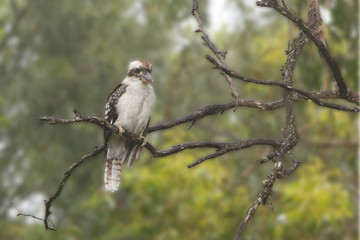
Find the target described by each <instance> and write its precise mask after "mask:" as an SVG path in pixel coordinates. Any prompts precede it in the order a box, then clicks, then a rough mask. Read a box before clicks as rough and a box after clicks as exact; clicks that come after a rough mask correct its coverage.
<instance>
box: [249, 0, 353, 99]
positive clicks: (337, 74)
mask: <svg viewBox="0 0 360 240" xmlns="http://www.w3.org/2000/svg"><path fill="white" fill-rule="evenodd" d="M256 4H257V6H260V7H270V8H273V9H275V10H276V11H277V12H278V13H280V14H281V15H283V16H284V17H286V18H288V19H289V20H291V21H292V22H294V23H295V25H296V26H297V27H298V28H299V29H300V30H301V31H303V32H304V33H305V34H306V36H307V37H308V38H309V39H310V40H311V41H312V42H313V43H314V44H315V45H316V46H317V48H318V49H319V52H320V53H321V56H322V57H323V58H324V59H325V61H326V63H327V64H328V66H329V68H330V70H331V72H332V73H333V76H334V78H335V81H336V83H337V86H338V88H339V94H340V97H341V98H343V99H346V100H348V101H351V102H352V103H355V104H357V105H360V97H359V95H358V94H357V93H355V92H354V91H352V90H350V89H349V88H348V86H347V84H346V82H345V80H344V78H343V76H342V74H341V71H340V68H339V65H338V64H337V62H336V60H335V58H334V57H333V56H332V55H331V54H330V51H329V49H328V48H327V46H326V44H325V41H324V40H323V39H320V38H319V37H318V32H319V31H318V30H317V29H311V27H314V26H317V27H318V26H319V24H318V23H317V24H314V25H312V26H309V25H308V23H312V22H318V21H317V19H314V20H313V19H309V20H308V22H307V23H305V22H304V21H303V20H302V19H301V18H300V17H298V16H296V15H295V14H294V13H293V12H292V11H291V10H289V9H287V8H284V7H282V6H280V5H279V4H278V3H277V1H271V0H263V1H257V2H256ZM311 16H313V17H318V16H319V15H318V14H316V11H315V14H309V17H311Z"/></svg>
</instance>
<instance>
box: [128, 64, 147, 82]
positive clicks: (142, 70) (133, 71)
mask: <svg viewBox="0 0 360 240" xmlns="http://www.w3.org/2000/svg"><path fill="white" fill-rule="evenodd" d="M151 71H152V66H151V64H150V63H148V62H145V61H142V60H137V61H133V62H131V63H130V64H129V68H128V74H127V75H128V77H136V78H138V79H140V80H141V81H142V82H143V83H153V82H154V80H153V78H152V77H151V75H150V73H151Z"/></svg>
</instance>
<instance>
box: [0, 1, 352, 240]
mask: <svg viewBox="0 0 360 240" xmlns="http://www.w3.org/2000/svg"><path fill="white" fill-rule="evenodd" d="M287 2H289V3H288V6H289V7H291V8H292V9H294V11H296V12H297V13H298V14H300V15H301V16H303V17H304V18H306V1H303V0H296V1H287ZM320 3H321V4H322V8H321V9H322V11H323V17H324V31H325V35H326V39H327V43H328V46H329V48H330V49H331V52H332V53H333V55H334V57H335V58H336V59H337V61H338V62H339V64H340V66H341V70H342V73H343V75H344V78H345V79H346V81H347V83H348V84H349V86H350V87H351V88H352V89H354V90H356V89H357V88H358V45H357V42H358V25H357V24H358V23H357V22H358V21H357V19H358V2H357V1H356V0H344V1H336V0H329V1H320ZM200 4H201V5H200V7H201V9H200V10H201V14H202V17H203V20H204V23H205V27H206V29H207V30H208V31H209V33H210V36H211V38H212V39H213V40H214V42H215V43H216V44H217V46H218V47H219V48H220V49H224V50H227V51H228V58H227V63H228V65H229V66H230V67H231V68H233V69H236V70H237V71H238V72H239V73H241V74H242V75H245V76H249V77H254V78H259V79H264V80H274V81H280V80H281V73H280V69H281V66H282V65H283V64H284V62H285V59H286V55H285V50H286V49H287V46H288V44H291V42H292V40H293V38H294V37H295V36H297V34H298V30H297V29H296V28H295V27H294V26H293V25H292V24H291V23H289V22H288V21H287V20H285V19H284V18H282V17H281V16H280V15H278V14H276V13H275V12H273V11H271V10H267V9H257V8H256V7H255V6H254V5H255V1H250V0H246V1H241V0H227V1H216V0H212V1H200ZM191 8H192V3H191V1H190V0H188V1H176V0H167V1H160V0H137V1H132V0H131V1H130V0H121V1H120V0H116V1H115V0H114V1H100V0H76V1H70V0H67V1H65V0H64V1H57V0H2V1H0V109H1V111H0V166H1V167H0V216H1V217H0V239H9V240H11V239H14V240H15V239H16V240H17V239H103V240H110V239H159V240H160V239H189V240H190V239H232V237H233V236H234V233H235V231H236V228H237V226H238V224H239V223H240V221H241V220H242V218H243V217H244V215H245V213H246V210H247V208H248V207H249V206H250V204H251V202H252V200H253V199H254V197H255V196H256V194H257V193H258V192H259V190H260V189H261V188H262V181H263V180H264V179H265V178H266V176H267V174H268V172H269V170H270V169H271V167H272V164H263V165H260V164H259V163H258V161H257V160H258V159H259V158H260V157H262V156H266V154H268V153H269V152H270V150H271V149H269V148H267V147H263V146H261V147H252V148H250V149H246V150H242V151H240V152H233V153H230V154H228V155H226V156H222V157H220V158H217V159H213V160H210V161H207V162H205V163H203V164H201V165H199V166H197V167H195V168H193V169H188V168H187V167H186V166H187V164H189V163H191V162H192V161H195V160H196V159H197V158H199V157H201V156H204V155H205V154H207V153H210V152H209V151H208V150H187V151H184V152H181V153H179V154H176V155H172V156H169V157H166V158H162V159H154V158H150V155H149V153H148V152H147V151H146V150H144V151H143V153H142V156H141V158H140V159H139V160H138V161H137V162H136V163H135V165H134V166H133V167H132V168H131V169H127V168H125V169H124V171H123V178H122V179H123V181H122V184H121V189H120V190H119V191H118V192H116V193H109V192H105V191H104V187H103V172H104V157H103V155H102V154H100V155H99V156H97V157H95V158H93V159H92V160H90V161H88V162H87V163H85V164H84V165H82V166H81V167H80V168H79V169H77V170H76V171H75V172H74V173H73V175H72V176H71V178H70V179H69V181H68V182H67V184H66V186H65V188H64V189H63V192H62V194H61V196H60V197H59V198H58V199H57V200H56V201H55V202H54V204H53V208H52V210H53V214H52V215H51V221H52V223H53V224H54V225H55V227H56V228H57V232H53V231H45V229H44V226H43V225H42V224H41V223H40V222H39V221H36V220H34V219H32V218H24V217H16V214H17V211H16V210H15V208H13V205H14V204H15V205H16V206H17V208H19V210H20V211H22V212H24V213H29V214H35V215H37V216H40V217H43V211H44V206H43V200H44V199H47V198H48V197H49V196H50V195H51V194H52V193H54V191H55V190H56V188H57V186H58V183H59V182H60V180H61V178H62V177H63V174H64V172H65V171H66V169H67V168H68V167H69V166H70V165H71V164H72V163H73V162H75V161H77V160H78V159H79V158H80V157H81V156H82V155H84V154H85V153H87V152H89V151H91V150H92V149H93V147H94V146H97V145H100V144H102V142H103V139H102V130H101V129H100V128H98V127H96V126H94V125H91V124H73V125H68V126H49V125H47V124H45V123H41V122H39V121H38V117H39V116H41V115H49V116H58V117H64V118H71V117H72V116H73V115H72V109H73V108H74V107H76V108H77V109H79V110H80V111H81V112H83V113H84V114H88V115H96V116H103V112H104V103H105V101H106V97H107V95H108V93H109V92H110V91H111V90H112V89H113V88H114V87H115V86H116V85H117V84H118V83H119V82H120V81H122V79H123V78H124V76H125V74H126V69H127V65H128V63H129V61H131V60H134V59H144V60H147V61H150V62H151V63H152V64H153V77H154V79H155V81H156V82H155V88H156V93H157V99H158V100H157V104H156V107H155V110H154V114H153V117H152V124H156V123H161V122H165V121H169V120H172V119H175V118H177V117H180V116H183V115H185V114H188V113H191V112H193V111H195V110H197V109H198V108H200V107H202V106H205V105H210V104H215V103H226V102H229V101H231V100H232V99H231V95H230V90H229V87H228V86H227V84H226V82H225V80H224V79H223V78H222V76H221V75H220V74H219V72H218V71H216V70H212V66H211V64H210V63H208V62H207V61H206V60H205V59H204V55H205V54H206V53H209V50H207V49H206V47H205V46H203V44H202V41H201V39H200V36H199V35H198V34H196V33H194V30H196V27H197V25H196V22H195V20H194V19H193V18H192V16H191ZM236 84H237V87H238V89H239V92H240V94H241V96H243V97H244V98H248V99H252V100H262V101H273V100H277V99H279V98H281V91H280V90H279V89H277V88H275V87H266V86H258V85H256V86H255V85H251V84H244V83H236ZM294 85H296V86H297V87H300V88H304V89H309V90H310V89H313V90H317V89H333V85H332V80H331V74H330V73H329V69H328V68H327V66H326V64H325V63H324V61H323V60H322V59H321V57H319V54H318V52H317V50H316V48H315V47H314V45H313V44H311V43H310V44H308V45H307V46H306V47H305V49H304V51H303V53H302V55H301V57H300V59H299V63H298V65H297V69H296V73H295V77H294ZM345 104H346V103H345ZM296 116H297V124H298V130H299V134H300V140H299V143H298V145H297V146H296V148H295V150H294V153H295V155H296V157H297V160H299V161H301V163H302V165H301V167H300V168H299V169H298V170H297V171H296V173H295V174H294V175H293V176H291V177H289V178H288V179H285V180H281V181H278V182H277V183H276V186H275V188H274V192H273V194H272V199H271V200H272V205H273V208H274V213H273V212H272V209H271V208H270V207H269V206H261V207H260V208H259V210H258V212H257V214H256V218H255V219H253V220H252V221H251V223H250V224H249V225H248V228H247V230H246V232H245V234H246V235H245V239H356V238H357V234H358V226H359V225H358V224H359V223H358V218H357V217H358V205H357V202H358V196H357V193H358V176H357V169H358V167H357V146H358V130H357V124H356V119H357V115H356V114H353V113H344V112H340V111H335V110H330V109H327V108H321V107H319V106H316V105H314V104H313V103H311V102H301V103H297V104H296ZM284 119H285V114H284V111H283V109H278V110H273V111H261V110H254V109H247V108H240V109H238V110H237V111H236V112H233V111H227V112H225V113H224V114H222V115H220V114H219V115H216V116H211V117H207V118H205V119H202V120H200V121H197V122H196V124H195V125H194V126H193V127H192V128H191V129H190V130H188V127H189V124H184V125H181V126H177V127H174V128H172V129H169V130H165V131H161V132H155V133H151V134H150V135H149V136H148V140H149V141H150V142H151V143H152V144H153V145H154V146H156V147H157V148H158V149H165V148H167V147H171V146H173V145H176V144H179V143H182V142H188V141H201V140H209V141H229V142H230V141H236V140H239V139H248V138H260V137H263V138H274V139H277V140H279V139H281V137H282V132H281V128H283V127H284ZM288 162H289V163H287V164H288V166H290V165H291V161H290V160H289V161H288Z"/></svg>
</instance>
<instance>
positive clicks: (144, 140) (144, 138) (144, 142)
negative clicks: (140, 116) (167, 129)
mask: <svg viewBox="0 0 360 240" xmlns="http://www.w3.org/2000/svg"><path fill="white" fill-rule="evenodd" d="M140 138H142V139H143V143H142V144H141V146H142V147H143V146H145V145H146V143H147V140H146V137H144V136H140Z"/></svg>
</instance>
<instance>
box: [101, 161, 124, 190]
mask: <svg viewBox="0 0 360 240" xmlns="http://www.w3.org/2000/svg"><path fill="white" fill-rule="evenodd" d="M121 166H122V163H121V159H106V163H105V174H104V181H105V189H106V191H111V192H115V191H117V190H118V189H119V186H120V178H121Z"/></svg>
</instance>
